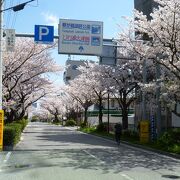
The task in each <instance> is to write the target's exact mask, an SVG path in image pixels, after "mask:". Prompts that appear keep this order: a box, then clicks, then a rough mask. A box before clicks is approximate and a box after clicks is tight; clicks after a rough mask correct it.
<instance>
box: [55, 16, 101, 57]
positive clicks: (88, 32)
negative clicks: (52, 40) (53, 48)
mask: <svg viewBox="0 0 180 180" xmlns="http://www.w3.org/2000/svg"><path fill="white" fill-rule="evenodd" d="M102 45H103V22H100V21H82V20H69V19H60V21H59V48H58V52H59V54H77V55H97V56H100V55H101V54H102Z"/></svg>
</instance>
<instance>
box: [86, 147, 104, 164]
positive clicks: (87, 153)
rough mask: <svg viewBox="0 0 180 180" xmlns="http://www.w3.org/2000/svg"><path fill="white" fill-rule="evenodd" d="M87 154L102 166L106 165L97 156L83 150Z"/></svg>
mask: <svg viewBox="0 0 180 180" xmlns="http://www.w3.org/2000/svg"><path fill="white" fill-rule="evenodd" d="M83 151H84V152H85V153H86V154H88V155H89V156H91V157H92V158H94V159H96V160H97V161H99V162H100V163H102V164H105V162H104V161H101V160H100V159H99V158H97V157H96V156H94V155H93V154H91V153H90V152H88V151H86V150H83Z"/></svg>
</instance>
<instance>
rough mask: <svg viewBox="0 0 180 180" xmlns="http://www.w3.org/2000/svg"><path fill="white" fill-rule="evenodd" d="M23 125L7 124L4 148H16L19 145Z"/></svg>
mask: <svg viewBox="0 0 180 180" xmlns="http://www.w3.org/2000/svg"><path fill="white" fill-rule="evenodd" d="M21 130H22V125H21V124H20V123H11V124H7V125H6V126H5V127H4V138H3V145H4V146H14V145H16V144H17V143H18V141H19V140H20V137H21Z"/></svg>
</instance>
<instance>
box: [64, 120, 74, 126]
mask: <svg viewBox="0 0 180 180" xmlns="http://www.w3.org/2000/svg"><path fill="white" fill-rule="evenodd" d="M75 125H76V121H75V120H73V119H69V120H67V121H66V124H65V126H75Z"/></svg>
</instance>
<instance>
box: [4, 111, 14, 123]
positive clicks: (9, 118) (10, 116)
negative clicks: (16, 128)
mask: <svg viewBox="0 0 180 180" xmlns="http://www.w3.org/2000/svg"><path fill="white" fill-rule="evenodd" d="M5 116H6V120H5V124H7V123H12V122H13V121H14V120H15V117H16V112H14V110H12V109H11V111H10V112H7V113H6V112H5Z"/></svg>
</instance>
